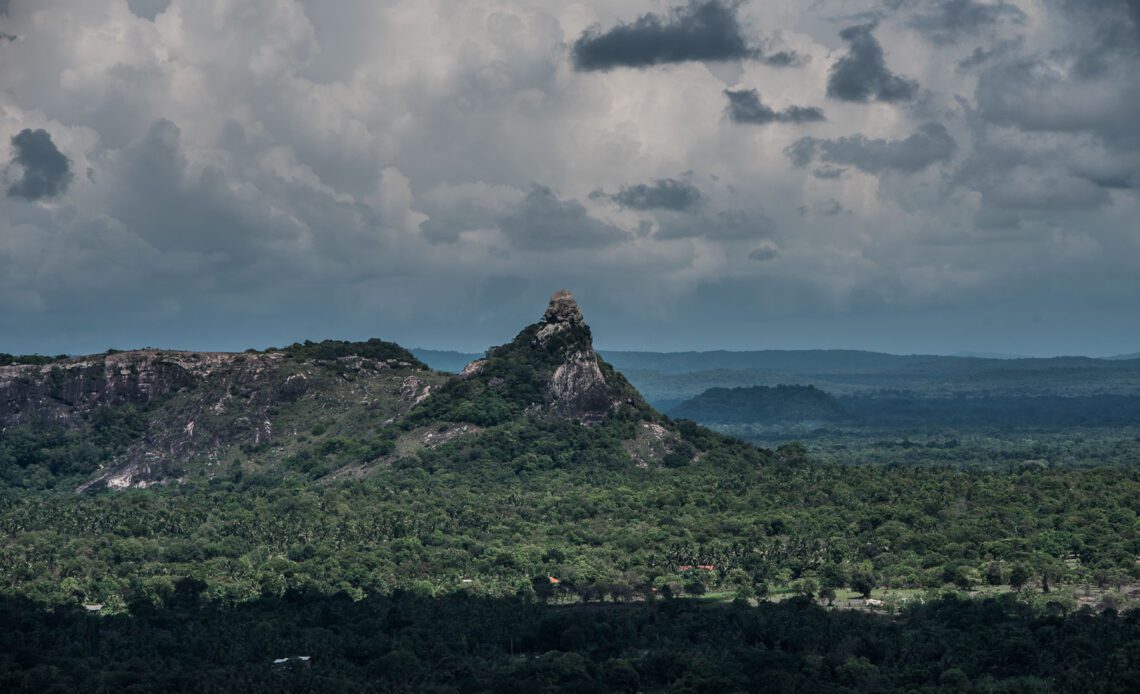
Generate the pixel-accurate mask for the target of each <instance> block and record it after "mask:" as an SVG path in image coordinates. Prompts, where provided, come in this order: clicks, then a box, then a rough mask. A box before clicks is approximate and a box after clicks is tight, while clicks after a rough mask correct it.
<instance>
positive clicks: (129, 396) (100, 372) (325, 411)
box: [0, 343, 445, 491]
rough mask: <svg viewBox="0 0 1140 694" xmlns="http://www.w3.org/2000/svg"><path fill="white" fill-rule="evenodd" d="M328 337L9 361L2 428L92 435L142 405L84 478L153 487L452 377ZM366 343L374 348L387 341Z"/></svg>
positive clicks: (286, 446) (297, 445)
mask: <svg viewBox="0 0 1140 694" xmlns="http://www.w3.org/2000/svg"><path fill="white" fill-rule="evenodd" d="M323 345H324V343H322V344H311V345H305V346H300V347H299V348H298V349H297V350H292V351H291V348H287V349H286V350H283V351H267V352H253V351H251V352H246V353H219V352H177V351H166V350H149V349H148V350H136V351H125V352H109V353H106V354H99V355H91V356H85V357H76V358H72V359H63V360H58V361H55V362H53V363H50V364H45V365H9V366H0V435H2V434H3V433H4V432H5V431H10V430H13V428H34V429H36V430H38V431H43V430H44V429H45V428H52V429H57V430H65V431H70V432H73V433H74V434H75V435H78V436H80V437H84V436H87V435H88V433H90V431H91V430H92V427H93V426H94V424H93V422H95V421H97V420H98V418H99V415H100V413H101V412H102V411H104V410H107V409H116V408H122V407H132V408H134V410H135V411H136V412H137V413H138V416H140V417H141V418H142V420H143V422H144V427H143V430H142V432H141V433H140V434H139V435H138V437H137V438H136V439H134V440H133V441H131V442H130V443H129V445H127V446H126V447H125V448H123V449H122V450H121V451H119V452H117V453H116V454H115V457H114V458H113V459H112V460H111V461H110V464H109V465H106V466H105V467H103V468H102V469H100V470H98V471H96V472H94V474H93V475H92V476H91V478H90V479H88V480H87V482H85V483H84V484H82V485H81V486H80V488H79V489H80V491H82V490H85V489H87V488H90V487H96V486H104V485H105V486H108V487H111V488H124V487H145V486H149V485H151V484H156V483H161V482H165V481H170V480H175V479H179V478H181V477H182V476H183V475H184V474H187V473H193V474H202V473H203V472H205V473H206V474H207V476H209V475H210V474H213V473H211V472H210V470H212V469H218V470H219V471H220V470H223V469H225V467H226V466H228V465H230V464H237V462H238V460H239V459H244V458H246V457H247V456H255V455H256V456H260V455H261V454H262V453H264V454H265V456H266V457H267V458H274V459H277V460H279V459H280V458H282V457H283V456H284V455H285V454H287V453H289V452H294V451H296V450H299V449H301V448H303V447H304V446H305V445H308V444H307V443H306V441H305V438H306V434H309V431H310V429H312V427H313V426H314V422H317V421H322V420H330V421H336V420H341V421H345V422H349V423H351V422H359V421H361V420H365V419H366V420H368V421H376V422H378V425H382V423H383V422H385V421H388V422H391V421H394V420H395V419H397V418H399V417H401V416H403V414H405V413H406V412H407V411H408V410H410V409H411V408H413V407H414V406H415V405H416V404H417V403H418V402H420V401H422V400H423V399H424V398H426V397H427V395H428V393H429V392H430V391H431V389H432V388H433V387H434V386H436V385H438V384H439V383H441V382H443V381H444V380H445V378H444V377H443V376H442V375H440V374H434V373H431V372H429V371H426V370H423V369H421V368H419V367H418V366H417V365H415V364H413V363H412V361H409V359H411V360H413V361H414V358H411V357H410V356H409V357H405V356H404V354H403V353H402V352H403V351H402V349H401V350H400V351H399V352H396V353H395V354H394V355H392V356H389V357H386V356H375V355H373V356H360V355H352V354H347V355H344V356H339V355H338V351H337V350H339V351H344V350H345V349H350V347H345V346H344V345H343V344H341V343H336V344H333V345H332V346H331V347H329V348H328V349H326V351H330V354H331V356H330V358H311V357H310V356H309V355H310V353H312V352H315V351H318V350H320V349H321V348H322V346H323ZM360 346H361V349H362V351H363V352H364V353H365V354H369V350H371V351H372V353H374V352H375V351H376V350H377V349H379V348H378V347H377V346H376V345H375V344H372V343H360ZM350 425H351V426H358V425H354V424H350ZM323 428H324V427H323V426H322V429H323ZM335 435H336V432H335V430H330V432H329V436H335ZM310 436H311V434H310ZM204 469H205V470H204Z"/></svg>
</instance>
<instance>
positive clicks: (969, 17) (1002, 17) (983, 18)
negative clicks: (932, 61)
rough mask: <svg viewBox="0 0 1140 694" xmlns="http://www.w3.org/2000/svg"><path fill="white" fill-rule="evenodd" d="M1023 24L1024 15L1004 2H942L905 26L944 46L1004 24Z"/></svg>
mask: <svg viewBox="0 0 1140 694" xmlns="http://www.w3.org/2000/svg"><path fill="white" fill-rule="evenodd" d="M1025 20H1026V16H1025V13H1024V12H1022V11H1021V10H1020V9H1019V8H1018V7H1017V6H1016V5H1011V4H1008V3H1005V2H998V3H992V4H991V3H982V2H976V1H975V0H945V1H943V2H937V3H935V7H934V9H932V10H931V11H928V12H921V13H919V14H917V15H915V16H914V17H912V18H911V20H910V22H909V24H910V26H911V27H913V28H914V29H917V30H918V31H920V32H921V33H923V34H924V35H926V37H927V38H929V39H930V40H931V41H933V42H934V43H939V44H945V43H954V42H955V41H957V40H959V39H960V38H963V37H967V38H969V37H973V36H976V35H977V34H978V33H979V32H982V31H986V30H988V29H991V28H992V27H994V26H995V25H998V24H1000V23H1001V22H1004V21H1009V22H1011V23H1013V24H1025Z"/></svg>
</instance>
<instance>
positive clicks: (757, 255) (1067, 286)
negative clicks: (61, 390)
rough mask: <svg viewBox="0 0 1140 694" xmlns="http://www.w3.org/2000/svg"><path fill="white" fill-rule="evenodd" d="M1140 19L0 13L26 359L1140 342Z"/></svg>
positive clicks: (5, 282)
mask: <svg viewBox="0 0 1140 694" xmlns="http://www.w3.org/2000/svg"><path fill="white" fill-rule="evenodd" d="M1138 112H1140V4H1137V3H1136V2H1134V1H1133V0H1098V1H1096V2H1082V3H1078V2H1072V1H1071V0H1015V1H1010V2H982V1H981V0H953V1H951V2H940V1H935V0H913V1H909V2H897V1H893V0H824V1H823V2H817V3H811V4H810V6H805V5H804V4H803V3H799V2H792V1H791V0H779V1H775V2H763V3H761V2H756V1H755V0H753V1H751V2H730V1H728V0H692V1H688V2H681V1H676V2H661V1H650V0H619V1H616V2H614V1H611V2H600V0H589V1H586V2H578V3H574V4H566V3H556V2H538V1H534V2H531V1H524V0H486V1H482V2H472V3H463V4H462V5H459V6H457V5H455V4H454V3H447V2H442V0H440V1H438V2H435V1H428V0H414V1H413V0H407V1H399V2H389V3H380V4H378V3H368V2H363V1H361V0H352V1H347V0H346V1H345V2H338V3H321V2H317V1H316V0H244V1H241V2H239V1H237V0H203V1H198V2H187V1H185V0H129V1H128V0H106V1H104V2H98V3H91V2H79V1H78V0H35V1H34V2H33V1H32V0H0V352H10V353H31V352H37V353H42V354H54V353H76V354H78V353H90V352H97V351H102V350H105V349H107V348H108V347H115V348H130V347H140V346H145V345H154V346H161V347H167V348H181V349H208V350H241V349H245V348H247V347H266V346H270V345H278V346H279V345H283V344H287V343H290V342H293V341H298V340H304V339H313V340H319V339H324V338H339V339H360V338H366V337H372V336H375V337H380V338H383V339H386V340H393V341H396V342H399V343H400V344H402V345H405V346H408V347H424V348H434V349H454V350H459V351H464V352H480V351H482V350H483V349H485V348H486V347H488V346H490V345H494V344H500V343H502V342H505V341H507V340H509V339H510V338H511V337H512V336H513V335H514V334H515V333H516V332H517V331H518V330H519V328H520V327H522V326H523V325H526V324H528V323H531V322H533V321H534V320H536V319H537V318H538V316H540V315H541V311H542V308H543V307H544V306H545V304H546V300H547V297H549V295H550V293H551V292H552V291H554V290H555V289H559V288H562V287H567V288H570V289H571V290H573V291H574V292H575V294H576V296H577V297H578V299H579V301H580V302H581V304H582V307H583V310H584V311H585V314H586V319H587V320H588V321H589V323H590V325H591V326H592V328H593V331H594V335H595V338H596V341H597V344H598V346H599V347H600V348H602V349H610V350H648V351H683V350H716V349H725V350H756V349H839V348H842V349H862V350H871V351H882V352H889V353H896V354H911V353H925V354H956V353H961V352H974V353H1000V354H1011V355H1026V356H1056V355H1087V356H1097V357H1104V356H1114V355H1119V354H1129V353H1135V352H1137V351H1140V319H1138V312H1137V310H1136V306H1137V305H1138V304H1140V273H1137V272H1136V268H1137V267H1138V266H1140V262H1138V261H1140V224H1138V222H1137V221H1136V220H1137V219H1140V200H1138V197H1137V190H1138V188H1140V131H1138V130H1137V128H1136V123H1135V114H1136V113H1138Z"/></svg>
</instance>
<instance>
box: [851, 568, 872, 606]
mask: <svg viewBox="0 0 1140 694" xmlns="http://www.w3.org/2000/svg"><path fill="white" fill-rule="evenodd" d="M876 586H877V584H876V582H875V575H874V574H872V573H871V572H870V571H867V570H865V569H857V570H855V571H853V572H851V590H854V591H855V592H856V593H859V595H862V596H863V599H864V600H865V599H867V598H869V597H871V591H873V590H875V588H876Z"/></svg>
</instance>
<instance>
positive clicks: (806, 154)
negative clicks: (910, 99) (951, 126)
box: [784, 123, 957, 174]
mask: <svg viewBox="0 0 1140 694" xmlns="http://www.w3.org/2000/svg"><path fill="white" fill-rule="evenodd" d="M956 149H957V143H955V142H954V138H953V137H951V136H950V133H948V132H947V131H946V128H945V127H944V126H943V125H942V124H940V123H927V124H925V125H922V126H920V127H919V128H918V130H917V131H916V132H915V133H914V134H913V135H911V136H910V137H908V138H906V139H904V140H882V139H875V140H872V139H869V138H867V137H864V136H863V135H852V136H850V137H840V138H837V139H834V140H817V139H815V138H811V137H804V138H800V139H799V140H797V141H796V142H794V143H793V144H792V145H790V146H789V147H788V148H787V149H786V150H784V153H785V154H787V156H788V158H789V159H791V160H792V163H793V164H795V165H796V166H800V167H802V166H806V165H807V164H808V163H809V162H810V161H812V159H814V158H815V156H816V155H817V154H818V156H819V158H820V159H821V160H823V161H825V162H828V163H830V164H840V165H849V166H854V167H855V168H857V169H859V170H860V171H864V172H866V173H871V174H878V173H882V172H884V171H887V170H893V171H900V172H902V173H917V172H919V171H922V170H923V169H926V168H927V167H929V166H931V165H932V164H935V163H937V162H940V161H947V160H949V159H950V158H952V157H953V156H954V152H955V150H956Z"/></svg>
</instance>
